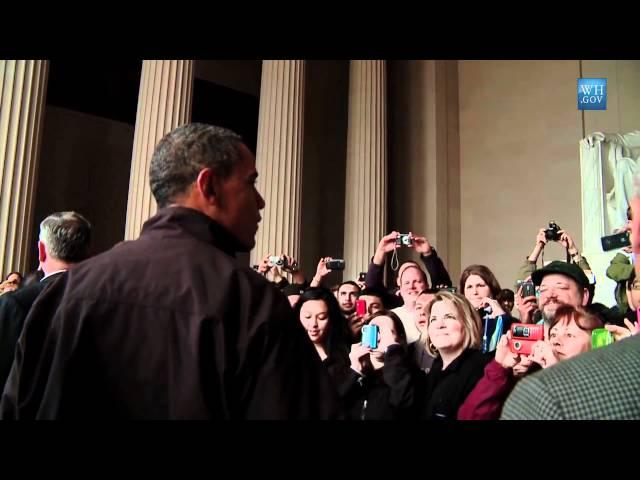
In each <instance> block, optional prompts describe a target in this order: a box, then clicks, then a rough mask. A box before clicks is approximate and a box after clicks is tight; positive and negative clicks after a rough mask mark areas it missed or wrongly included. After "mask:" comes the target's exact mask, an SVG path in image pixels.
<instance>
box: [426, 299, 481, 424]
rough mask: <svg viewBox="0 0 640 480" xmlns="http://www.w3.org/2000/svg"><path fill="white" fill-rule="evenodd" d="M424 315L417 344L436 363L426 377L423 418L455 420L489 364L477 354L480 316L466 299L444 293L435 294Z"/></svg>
mask: <svg viewBox="0 0 640 480" xmlns="http://www.w3.org/2000/svg"><path fill="white" fill-rule="evenodd" d="M423 312H424V313H423V314H424V316H425V317H426V319H427V320H426V328H425V330H423V333H424V335H423V337H424V338H423V339H422V338H421V340H420V341H422V342H424V347H425V348H426V350H427V352H428V353H430V354H431V355H433V356H434V357H435V360H434V361H433V364H432V366H431V369H430V371H429V374H428V375H427V377H426V387H425V396H426V402H425V405H424V409H423V414H422V417H423V418H425V419H433V420H455V419H456V414H457V411H458V408H459V407H460V405H462V403H463V402H464V401H465V399H466V397H467V395H469V393H470V392H471V391H472V390H473V388H474V387H475V385H476V383H477V382H478V380H480V378H482V375H483V373H484V367H485V365H486V364H487V363H488V362H489V361H490V360H491V355H489V354H484V353H482V352H481V351H480V344H481V336H482V332H481V328H482V327H481V320H480V316H479V315H478V312H477V311H476V310H475V309H474V308H473V306H472V305H471V304H470V303H469V301H468V300H467V299H466V298H465V297H463V296H462V295H458V294H456V293H450V292H447V291H441V292H438V293H436V294H435V295H434V297H433V300H432V301H431V302H430V303H429V304H427V305H426V306H425V307H424V308H423Z"/></svg>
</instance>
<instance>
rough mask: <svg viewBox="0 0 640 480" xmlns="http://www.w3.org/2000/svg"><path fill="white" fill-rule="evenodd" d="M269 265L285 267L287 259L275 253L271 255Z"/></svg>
mask: <svg viewBox="0 0 640 480" xmlns="http://www.w3.org/2000/svg"><path fill="white" fill-rule="evenodd" d="M269 265H271V266H272V267H285V266H286V265H287V259H286V258H284V257H278V256H276V255H273V256H271V257H269Z"/></svg>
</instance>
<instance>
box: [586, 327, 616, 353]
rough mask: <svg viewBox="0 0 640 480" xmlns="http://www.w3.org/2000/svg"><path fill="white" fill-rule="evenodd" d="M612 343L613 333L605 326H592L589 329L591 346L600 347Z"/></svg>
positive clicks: (593, 347)
mask: <svg viewBox="0 0 640 480" xmlns="http://www.w3.org/2000/svg"><path fill="white" fill-rule="evenodd" d="M612 343H613V335H611V332H610V331H609V330H607V329H606V328H594V329H593V330H592V331H591V348H592V349H595V348H601V347H606V346H607V345H611V344H612Z"/></svg>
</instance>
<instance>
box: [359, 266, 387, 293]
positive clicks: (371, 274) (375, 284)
mask: <svg viewBox="0 0 640 480" xmlns="http://www.w3.org/2000/svg"><path fill="white" fill-rule="evenodd" d="M383 280H384V265H376V264H375V263H373V262H371V263H370V264H369V269H368V270H367V276H366V277H365V278H364V285H365V287H367V288H384V281H383Z"/></svg>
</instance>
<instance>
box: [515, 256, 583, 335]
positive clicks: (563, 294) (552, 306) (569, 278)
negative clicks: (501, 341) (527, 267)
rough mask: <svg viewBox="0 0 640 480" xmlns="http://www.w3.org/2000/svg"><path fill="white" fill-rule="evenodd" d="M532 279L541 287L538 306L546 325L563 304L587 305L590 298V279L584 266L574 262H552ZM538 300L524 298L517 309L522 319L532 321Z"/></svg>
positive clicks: (534, 273) (536, 272) (524, 321)
mask: <svg viewBox="0 0 640 480" xmlns="http://www.w3.org/2000/svg"><path fill="white" fill-rule="evenodd" d="M531 280H532V281H533V283H534V284H535V285H536V286H538V287H540V296H539V298H538V299H537V308H538V309H539V310H540V311H541V312H542V319H543V321H544V324H545V326H547V327H548V325H549V324H550V323H551V321H552V320H553V317H554V315H555V313H556V310H557V308H558V307H559V306H560V305H571V306H572V307H585V306H587V305H588V304H589V303H590V301H591V298H590V294H589V279H588V278H587V276H586V275H585V273H584V272H583V271H582V269H581V268H580V267H579V266H577V265H575V264H573V263H566V262H562V261H554V262H551V263H550V264H549V265H547V266H546V267H544V268H540V269H538V270H536V271H535V272H533V274H532V275H531ZM535 302H536V300H535V298H534V297H528V298H525V299H523V301H522V302H520V304H519V305H518V309H519V310H520V321H521V322H523V323H532V321H533V311H534V310H535V308H533V307H535V306H536V305H535Z"/></svg>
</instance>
